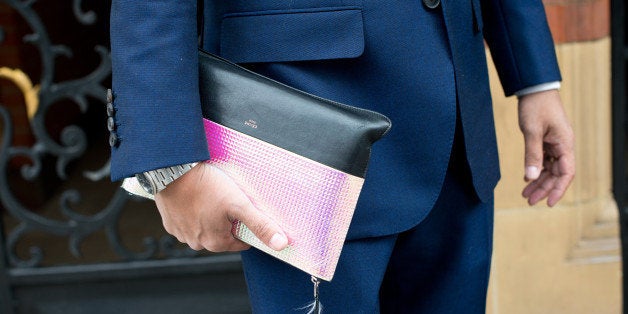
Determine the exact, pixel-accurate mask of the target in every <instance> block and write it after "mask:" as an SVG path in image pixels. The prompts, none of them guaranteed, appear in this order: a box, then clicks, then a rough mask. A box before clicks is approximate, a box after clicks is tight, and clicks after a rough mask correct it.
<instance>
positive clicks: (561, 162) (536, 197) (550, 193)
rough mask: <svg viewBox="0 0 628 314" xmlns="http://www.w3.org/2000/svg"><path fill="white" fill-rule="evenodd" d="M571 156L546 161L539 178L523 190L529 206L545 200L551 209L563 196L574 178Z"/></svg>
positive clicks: (566, 155)
mask: <svg viewBox="0 0 628 314" xmlns="http://www.w3.org/2000/svg"><path fill="white" fill-rule="evenodd" d="M574 163H575V161H574V160H573V155H570V154H565V155H563V156H562V157H561V158H559V159H556V160H553V159H548V160H547V161H546V162H545V165H544V166H545V168H544V170H543V171H542V172H541V174H540V176H539V178H538V179H537V180H534V181H532V182H530V183H529V184H528V185H527V186H526V187H525V188H524V190H523V193H522V195H523V197H525V198H527V199H528V203H529V204H530V205H535V204H536V203H538V202H539V201H541V200H543V199H545V198H547V205H548V206H550V207H552V206H554V205H556V203H558V201H559V200H560V199H561V198H562V197H563V196H564V194H565V192H566V191H567V188H568V187H569V184H570V183H571V181H572V180H573V178H574V171H573V169H574V168H575V165H574Z"/></svg>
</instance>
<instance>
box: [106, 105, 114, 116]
mask: <svg viewBox="0 0 628 314" xmlns="http://www.w3.org/2000/svg"><path fill="white" fill-rule="evenodd" d="M114 113H115V109H113V104H112V103H107V116H109V117H113V114H114Z"/></svg>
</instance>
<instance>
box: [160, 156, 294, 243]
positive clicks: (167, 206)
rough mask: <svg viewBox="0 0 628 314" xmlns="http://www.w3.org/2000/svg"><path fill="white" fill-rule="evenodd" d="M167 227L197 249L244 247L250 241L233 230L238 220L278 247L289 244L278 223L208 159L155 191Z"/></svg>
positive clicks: (170, 231)
mask: <svg viewBox="0 0 628 314" xmlns="http://www.w3.org/2000/svg"><path fill="white" fill-rule="evenodd" d="M155 203H156V204H157V208H158V209H159V213H160V214H161V218H162V222H163V224H164V228H166V231H167V232H168V233H170V234H171V235H173V236H175V237H176V238H177V239H178V240H179V241H180V242H183V243H187V244H188V245H189V246H190V247H191V248H192V249H194V250H201V249H207V250H209V251H212V252H224V251H241V250H246V249H248V248H249V245H247V244H245V243H244V242H241V241H240V240H238V239H236V238H234V237H233V235H232V234H231V229H232V223H233V221H235V220H239V221H241V222H242V223H244V224H245V225H246V226H247V227H248V228H249V229H251V231H253V233H254V234H255V235H256V236H257V237H258V238H259V239H260V240H262V242H264V243H265V244H266V245H268V246H270V247H271V248H273V249H275V250H282V249H284V248H285V247H286V246H287V245H288V238H287V237H286V235H285V233H284V232H283V231H282V230H281V228H280V227H279V225H277V223H275V222H274V221H273V220H272V219H270V218H269V217H268V216H265V215H264V214H263V213H262V212H261V211H259V210H258V209H257V208H255V206H253V204H252V203H251V201H250V200H249V199H248V197H247V196H246V195H245V194H244V192H242V190H240V188H239V187H238V186H237V185H236V184H235V182H233V181H232V180H231V178H229V177H228V176H227V175H226V174H225V173H223V172H222V171H220V170H219V169H218V168H215V167H213V166H211V165H209V164H207V163H199V164H198V165H196V166H195V167H194V168H192V170H190V171H188V172H187V173H186V174H184V175H183V176H181V177H180V178H178V179H177V180H175V181H174V182H172V183H170V184H169V185H168V187H166V189H164V190H162V191H161V192H159V193H157V195H155Z"/></svg>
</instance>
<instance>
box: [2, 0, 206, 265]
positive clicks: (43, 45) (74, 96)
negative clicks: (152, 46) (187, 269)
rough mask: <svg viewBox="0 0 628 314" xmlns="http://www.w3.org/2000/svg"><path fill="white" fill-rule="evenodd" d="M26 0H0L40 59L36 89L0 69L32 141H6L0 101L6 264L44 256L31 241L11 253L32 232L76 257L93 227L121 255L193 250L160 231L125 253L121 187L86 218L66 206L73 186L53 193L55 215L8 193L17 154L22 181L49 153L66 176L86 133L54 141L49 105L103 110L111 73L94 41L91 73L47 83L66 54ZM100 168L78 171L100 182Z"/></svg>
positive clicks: (81, 16)
mask: <svg viewBox="0 0 628 314" xmlns="http://www.w3.org/2000/svg"><path fill="white" fill-rule="evenodd" d="M34 2H35V1H17V0H0V3H5V4H8V6H9V7H10V8H12V9H13V10H15V11H16V12H18V14H19V15H20V16H21V17H22V19H23V20H24V21H25V22H26V23H27V24H28V27H29V28H30V30H31V31H32V33H30V34H28V35H26V36H24V38H23V39H24V42H25V43H27V44H30V45H33V46H35V47H36V48H37V51H38V52H39V55H40V61H41V76H40V78H39V84H38V85H36V86H33V85H32V84H31V83H30V79H28V77H27V76H26V75H25V74H23V72H21V71H20V70H16V69H4V70H0V79H9V80H11V81H12V82H14V83H15V84H16V85H17V86H19V87H20V89H21V91H22V93H23V95H24V97H25V99H26V101H25V103H26V104H27V106H28V108H29V110H30V113H29V119H30V126H31V130H32V132H33V135H34V138H35V143H34V144H33V145H32V146H28V147H25V146H13V143H12V138H13V122H12V120H11V116H10V115H9V112H8V110H7V108H6V107H5V106H3V105H2V104H0V118H1V122H0V123H1V125H2V129H0V135H1V139H0V140H1V142H0V201H1V203H2V205H3V207H4V209H5V210H6V211H7V213H8V214H9V215H10V216H11V217H12V218H13V219H15V220H16V221H17V224H16V226H15V227H14V228H13V229H12V230H8V231H7V233H8V234H7V236H6V243H5V248H6V253H7V256H8V258H9V262H10V264H11V265H12V266H13V267H36V266H41V263H42V260H43V257H44V253H43V250H42V249H41V248H40V247H39V246H37V245H34V246H32V247H31V248H30V250H29V255H30V256H28V257H26V258H22V257H20V256H18V254H17V253H16V245H17V243H18V242H19V241H20V240H21V239H22V238H23V237H24V236H25V235H28V234H29V233H32V232H44V233H46V234H50V235H56V236H61V237H67V239H68V241H69V244H68V246H69V250H70V252H71V253H72V254H73V255H74V256H76V257H79V256H80V255H81V252H80V244H81V242H82V241H83V240H84V239H85V238H86V237H87V236H89V235H91V234H93V233H95V232H97V231H101V230H104V232H105V234H106V237H107V241H108V243H109V245H110V247H111V249H112V250H113V251H114V252H115V253H116V254H117V255H118V257H119V258H120V259H122V260H145V259H150V258H155V257H158V256H159V257H179V256H191V255H195V254H196V253H195V252H194V251H192V250H190V249H179V248H176V245H175V244H176V241H175V240H174V239H173V238H172V237H170V236H163V237H161V238H160V239H156V238H154V237H145V238H144V248H143V251H141V252H135V251H132V250H130V249H128V248H127V247H126V246H125V245H123V244H122V242H123V241H122V239H121V237H120V232H119V230H118V229H119V228H118V223H119V220H120V216H121V213H122V211H123V208H124V205H125V204H126V203H127V202H128V201H129V200H131V197H130V196H128V195H127V194H126V193H125V192H123V191H122V190H121V189H118V190H117V191H116V192H115V193H114V195H113V196H112V198H111V199H110V201H109V203H108V204H107V205H106V207H105V208H103V209H101V210H100V211H98V212H97V213H95V214H93V215H86V214H82V213H80V212H79V211H77V210H75V209H74V208H73V206H75V205H76V204H77V203H78V202H79V200H80V199H81V198H82V194H81V191H79V190H78V189H67V190H65V191H63V192H62V193H61V196H60V198H59V204H58V211H59V212H60V215H59V216H60V217H61V218H50V217H44V216H43V215H40V214H38V213H37V212H35V211H33V210H31V209H29V208H28V207H27V206H26V205H24V204H23V203H22V202H21V201H20V199H19V198H18V197H16V195H15V194H14V191H12V190H11V188H10V186H9V184H10V179H9V169H8V168H9V165H10V162H11V160H12V159H14V158H17V157H19V158H22V159H26V160H28V161H29V162H28V163H27V164H26V165H23V166H22V167H21V169H20V170H21V176H22V178H23V179H25V180H32V179H34V178H37V177H38V176H42V175H43V173H44V171H43V170H44V169H43V168H44V167H45V165H44V164H45V163H44V162H43V161H42V160H43V159H44V158H50V157H52V158H53V159H54V160H55V172H56V175H57V176H58V178H59V179H61V180H66V179H67V178H68V175H67V173H66V169H67V167H68V164H69V163H70V162H72V161H74V160H76V159H78V158H80V157H82V156H83V155H84V153H85V151H86V148H87V146H88V136H87V135H86V133H85V131H84V130H82V129H81V128H80V127H78V126H76V125H68V126H65V127H64V128H63V130H62V131H61V134H60V138H59V139H58V140H55V139H54V138H53V136H51V135H50V134H49V133H48V131H47V129H46V126H45V118H46V116H47V114H48V113H49V111H50V110H51V107H52V106H53V105H54V104H56V103H59V102H60V101H68V100H69V101H71V102H72V103H74V104H76V105H77V106H78V108H80V111H81V112H83V113H84V112H86V111H87V110H88V107H89V106H91V104H90V102H89V101H88V97H89V98H90V99H98V100H100V102H102V105H103V108H104V95H105V90H106V88H105V87H104V86H103V81H105V80H106V79H107V78H108V76H109V74H110V71H111V64H110V60H109V53H108V51H107V49H106V48H105V47H103V46H96V47H95V48H94V49H95V51H96V52H97V53H98V54H99V56H100V63H99V65H98V66H97V67H96V68H95V69H94V70H93V71H92V72H91V73H89V74H88V75H86V76H84V77H81V78H78V79H74V80H67V81H62V82H55V81H54V79H53V78H54V71H55V65H56V63H55V62H56V59H57V58H58V57H59V56H66V57H70V56H71V54H72V51H71V49H70V48H68V47H67V46H63V45H55V44H53V43H52V42H51V39H50V37H49V35H48V33H47V30H46V27H45V26H44V24H43V23H42V20H41V19H40V18H39V15H38V14H37V13H36V12H35V10H34V9H33V4H34ZM81 6H82V1H81V0H73V3H72V10H73V14H74V16H75V18H76V19H77V20H78V21H79V22H80V23H82V24H84V25H88V24H92V23H94V22H95V21H96V17H97V16H96V13H95V12H94V11H86V12H85V11H83V10H82V8H81ZM4 30H6V28H4ZM4 30H3V28H2V26H1V25H0V44H1V43H2V39H3V38H5V37H6V34H5V31H4ZM0 66H1V64H0ZM3 73H4V74H3ZM103 113H104V110H103ZM103 128H104V126H103ZM108 171H109V168H108V162H107V164H105V165H103V166H102V168H101V169H100V170H98V171H94V172H84V173H83V175H84V176H85V177H86V178H88V179H90V180H107V179H106V177H108V176H106V174H108ZM0 230H1V229H0ZM0 248H1V247H0Z"/></svg>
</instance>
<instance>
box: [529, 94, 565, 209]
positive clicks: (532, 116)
mask: <svg viewBox="0 0 628 314" xmlns="http://www.w3.org/2000/svg"><path fill="white" fill-rule="evenodd" d="M519 127H520V128H521V131H522V132H523V137H524V140H525V180H526V182H529V183H528V185H527V186H526V187H525V188H524V189H523V193H522V194H523V197H525V198H527V199H528V203H529V204H530V205H534V204H536V203H538V202H539V201H541V200H543V199H544V198H547V205H549V206H554V205H555V204H556V203H557V202H558V201H559V200H560V199H561V198H562V197H563V195H564V194H565V191H566V190H567V187H568V186H569V184H570V183H571V180H572V179H573V177H574V175H575V171H576V169H575V168H576V162H575V157H574V135H573V131H572V129H571V126H570V124H569V122H568V121H567V115H566V114H565V111H564V109H563V105H562V101H561V100H560V95H559V94H558V91H557V90H549V91H544V92H538V93H532V94H529V95H525V96H522V97H521V98H520V99H519Z"/></svg>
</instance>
